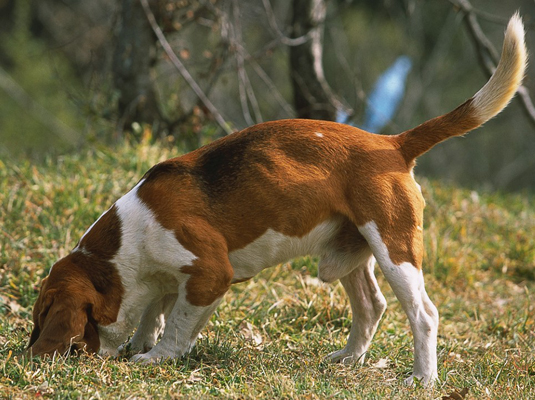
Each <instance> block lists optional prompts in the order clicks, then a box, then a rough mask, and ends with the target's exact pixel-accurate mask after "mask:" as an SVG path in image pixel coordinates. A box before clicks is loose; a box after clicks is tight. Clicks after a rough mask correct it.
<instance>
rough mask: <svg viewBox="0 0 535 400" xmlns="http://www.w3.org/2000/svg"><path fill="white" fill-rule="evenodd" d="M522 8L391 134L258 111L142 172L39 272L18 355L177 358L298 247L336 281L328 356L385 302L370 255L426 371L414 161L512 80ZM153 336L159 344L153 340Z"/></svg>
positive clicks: (508, 90) (430, 375)
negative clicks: (336, 318)
mask: <svg viewBox="0 0 535 400" xmlns="http://www.w3.org/2000/svg"><path fill="white" fill-rule="evenodd" d="M525 65H526V49H525V45H524V28H523V25H522V22H521V19H520V17H519V16H518V15H515V16H513V17H512V18H511V20H510V22H509V25H508V27H507V31H506V34H505V41H504V47H503V53H502V58H501V60H500V63H499V65H498V68H497V69H496V71H495V73H494V74H493V75H492V77H491V78H490V80H489V81H488V82H487V84H486V85H485V86H484V87H483V88H482V89H481V90H480V91H479V92H478V93H477V94H475V95H474V96H473V97H472V98H471V99H469V100H467V101H466V102H465V103H463V104H462V105H461V106H459V107H458V108H456V109H455V110H453V111H451V112H449V113H448V114H445V115H443V116H441V117H437V118H434V119H432V120H429V121H427V122H425V123H423V124H422V125H420V126H418V127H416V128H414V129H411V130H408V131H406V132H403V133H401V134H399V135H396V136H381V135H375V134H371V133H368V132H364V131H362V130H359V129H357V128H353V127H350V126H347V125H342V124H337V123H333V122H325V121H312V120H284V121H274V122H267V123H263V124H260V125H256V126H253V127H250V128H248V129H245V130H243V131H241V132H237V133H234V134H232V135H229V136H227V137H225V138H222V139H220V140H217V141H215V142H213V143H211V144H209V145H207V146H204V147H202V148H200V149H198V150H196V151H193V152H191V153H189V154H186V155H184V156H182V157H178V158H174V159H171V160H168V161H164V162H162V163H160V164H157V165H155V166H154V167H153V168H151V169H150V170H149V171H148V172H147V173H146V174H145V175H144V176H143V178H142V179H141V180H140V181H139V183H138V184H137V185H136V186H135V187H134V188H133V189H132V190H130V192H128V193H127V194H126V195H124V196H123V197H121V198H120V199H119V200H118V201H117V202H116V203H115V204H114V205H113V206H111V208H110V209H109V210H108V211H106V212H105V213H104V214H102V216H101V217H100V218H99V219H98V220H97V221H96V222H95V223H94V224H93V225H92V226H91V227H90V228H89V229H88V230H87V232H86V233H85V234H84V235H83V237H82V238H81V239H80V241H79V243H78V244H77V246H76V247H75V248H74V249H73V250H72V252H71V253H70V254H69V255H68V256H67V257H65V258H63V259H61V260H59V261H58V262H57V263H56V264H55V265H54V266H53V268H52V269H51V271H50V275H49V276H48V277H47V278H45V279H44V280H43V283H42V287H41V292H40V294H39V297H38V299H37V302H36V304H35V308H34V312H33V317H34V324H35V327H34V329H33V332H32V334H31V339H30V343H29V349H28V353H29V354H30V355H34V356H36V355H44V354H54V353H56V352H57V353H64V352H66V351H68V350H69V349H73V348H80V347H85V348H86V349H87V350H89V351H93V352H100V353H101V354H109V355H117V354H118V353H119V351H121V349H123V346H121V345H122V344H123V342H124V341H125V340H126V339H127V338H128V336H129V335H130V334H131V333H132V331H133V330H134V328H135V327H136V326H138V327H137V331H136V332H135V334H134V336H133V337H132V339H131V340H130V341H129V343H128V345H129V348H131V349H132V350H133V351H134V352H136V353H137V355H135V356H134V357H133V360H135V361H139V362H158V361H160V360H164V359H168V358H177V357H181V356H183V355H184V354H186V353H187V352H188V351H189V350H190V349H191V348H192V346H193V345H194V343H195V340H196V338H197V336H198V334H199V332H200V331H201V329H202V328H203V327H204V325H205V324H206V322H207V321H208V319H209V318H210V316H211V315H212V313H213V312H214V310H215V309H216V307H217V305H218V304H219V303H220V301H221V299H222V297H223V295H224V294H225V292H226V291H227V290H228V289H229V287H230V285H231V284H232V283H235V282H241V281H244V280H247V279H250V278H252V277H253V276H255V275H256V274H257V273H258V272H260V271H261V270H263V269H264V268H267V267H270V266H273V265H276V264H279V263H282V262H285V261H287V260H289V259H292V258H294V257H298V256H302V255H307V254H312V255H316V256H319V257H321V262H320V264H319V277H320V278H321V279H322V280H323V281H325V282H333V281H335V280H337V279H340V280H341V282H342V285H343V286H344V288H345V290H346V292H347V295H348V296H349V299H350V303H351V309H352V314H353V320H354V321H353V326H352V327H351V332H350V334H349V339H348V341H347V345H346V346H345V348H344V349H342V350H340V351H337V352H335V353H333V354H330V355H329V358H330V359H331V360H333V361H340V362H357V361H359V362H362V361H363V359H364V354H365V353H366V351H367V349H368V347H369V345H370V342H371V340H372V337H373V335H374V333H375V330H376V328H377V325H378V323H379V320H380V318H381V316H382V315H383V312H384V311H385V308H386V301H385V298H384V296H383V295H382V293H381V292H380V289H379V287H378V285H377V281H376V279H375V276H374V272H373V270H374V258H375V259H376V260H377V262H378V264H379V266H380V268H381V270H382V271H383V273H384V276H385V277H386V279H387V281H388V282H389V284H390V285H391V287H392V289H393V291H394V293H395V294H396V296H397V298H398V299H399V301H400V303H401V305H402V306H403V309H404V310H405V312H406V313H407V316H408V318H409V321H410V325H411V328H412V331H413V334H414V355H415V362H414V371H413V375H412V376H411V378H409V381H412V378H413V377H417V378H419V379H421V380H423V382H424V383H426V384H427V383H430V382H432V381H433V380H434V379H435V378H436V377H437V356H436V344H437V329H438V312H437V309H436V307H435V306H434V305H433V303H432V302H431V300H430V299H429V297H428V296H427V293H426V291H425V288H424V280H423V276H422V257H423V252H424V248H423V232H422V226H423V225H422V218H423V209H424V199H423V197H422V194H421V191H420V187H419V185H418V184H417V183H416V182H415V180H414V178H413V172H412V170H413V167H414V165H415V159H416V157H418V156H419V155H421V154H423V153H424V152H426V151H428V150H429V149H431V148H432V147H433V146H434V145H435V144H437V143H439V142H442V141H443V140H446V139H448V138H450V137H452V136H459V135H463V134H464V133H466V132H468V131H470V130H472V129H474V128H476V127H478V126H480V125H481V124H483V123H484V122H485V121H487V120H488V119H490V118H492V117H493V116H494V115H496V114H497V113H498V112H500V111H501V110H502V109H503V108H504V107H505V106H506V105H507V103H508V102H509V101H510V99H511V98H512V97H513V96H514V94H515V92H516V90H517V88H518V87H519V85H520V83H521V81H522V78H523V75H524V70H525ZM160 335H162V336H161V340H160V341H158V338H159V337H160Z"/></svg>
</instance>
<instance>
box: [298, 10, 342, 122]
mask: <svg viewBox="0 0 535 400" xmlns="http://www.w3.org/2000/svg"><path fill="white" fill-rule="evenodd" d="M292 9H293V15H292V37H293V38H297V37H301V36H304V35H307V34H308V35H309V40H308V41H306V42H305V43H304V44H300V45H298V46H292V47H290V68H291V71H290V74H291V80H292V86H293V93H294V106H295V109H296V112H297V116H298V117H299V118H313V119H323V120H331V121H334V120H335V119H336V110H337V109H338V108H343V107H342V105H341V103H340V101H339V100H338V99H337V98H336V96H335V95H334V94H333V92H332V90H331V88H330V87H329V84H328V83H327V81H326V80H325V75H324V74H323V66H322V55H323V23H324V21H325V15H326V9H327V7H326V5H325V1H324V0H293V4H292Z"/></svg>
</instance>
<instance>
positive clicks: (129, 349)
mask: <svg viewBox="0 0 535 400" xmlns="http://www.w3.org/2000/svg"><path fill="white" fill-rule="evenodd" d="M154 345H155V343H141V342H138V341H133V340H130V341H129V342H128V343H125V344H122V345H120V346H119V348H118V349H117V351H118V353H119V354H121V355H124V354H138V353H147V352H148V351H150V350H151V349H152V348H153V347H154Z"/></svg>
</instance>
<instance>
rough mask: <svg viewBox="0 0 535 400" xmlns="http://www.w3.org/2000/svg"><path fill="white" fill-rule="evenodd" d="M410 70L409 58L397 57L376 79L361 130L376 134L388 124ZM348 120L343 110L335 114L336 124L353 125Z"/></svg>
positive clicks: (347, 115) (401, 95)
mask: <svg viewBox="0 0 535 400" xmlns="http://www.w3.org/2000/svg"><path fill="white" fill-rule="evenodd" d="M411 68H412V62H411V60H410V58H409V57H407V56H399V57H398V58H397V59H396V61H394V64H392V65H391V66H390V67H389V68H388V69H387V70H386V71H385V72H383V74H382V75H381V76H380V77H379V78H378V79H377V81H376V82H375V85H374V87H373V90H372V92H371V94H370V96H369V97H368V102H367V105H366V110H365V113H364V124H363V125H362V126H361V127H360V128H361V129H364V130H365V131H368V132H374V133H377V132H380V131H381V130H382V129H383V128H384V127H385V125H386V124H388V122H390V120H391V119H392V117H393V116H394V114H395V113H396V111H397V109H398V106H399V103H400V102H401V99H402V98H403V95H404V94H405V82H406V80H407V76H408V75H409V72H410V70H411ZM349 118H350V115H349V114H348V113H347V112H346V111H344V110H338V111H337V113H336V122H340V123H343V124H350V125H353V124H352V123H351V121H349Z"/></svg>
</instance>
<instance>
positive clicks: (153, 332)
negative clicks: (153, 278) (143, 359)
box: [119, 293, 177, 354]
mask: <svg viewBox="0 0 535 400" xmlns="http://www.w3.org/2000/svg"><path fill="white" fill-rule="evenodd" d="M176 301H177V294H176V293H172V294H167V295H165V296H163V297H162V298H159V299H157V300H155V301H153V302H151V303H150V304H149V305H148V306H147V308H146V309H145V311H144V312H143V315H142V316H141V321H140V322H139V326H138V328H137V330H136V333H134V336H133V337H132V339H130V341H129V342H128V343H127V344H125V345H122V346H120V347H119V353H131V354H132V353H133V354H138V353H143V352H145V353H146V352H147V351H149V350H150V349H152V348H153V347H154V346H155V345H156V343H157V341H158V338H159V337H160V335H161V334H162V333H163V331H164V328H165V321H166V319H167V318H168V316H169V314H170V313H171V310H172V309H173V306H174V305H175V303H176Z"/></svg>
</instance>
